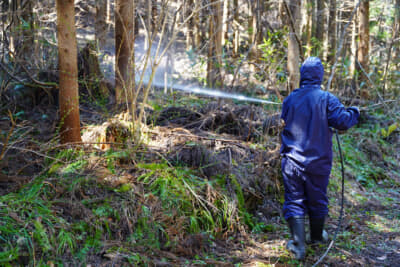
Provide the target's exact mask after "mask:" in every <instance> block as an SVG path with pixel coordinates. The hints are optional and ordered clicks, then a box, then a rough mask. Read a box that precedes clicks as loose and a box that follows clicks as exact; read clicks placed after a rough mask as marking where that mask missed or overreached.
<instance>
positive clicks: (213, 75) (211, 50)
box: [207, 0, 223, 87]
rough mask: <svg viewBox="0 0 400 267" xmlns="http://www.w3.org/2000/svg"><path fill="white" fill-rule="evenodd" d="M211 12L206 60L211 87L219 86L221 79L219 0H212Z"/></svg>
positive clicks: (220, 18) (220, 15)
mask: <svg viewBox="0 0 400 267" xmlns="http://www.w3.org/2000/svg"><path fill="white" fill-rule="evenodd" d="M212 3H213V4H212V5H211V9H212V14H211V15H210V20H209V44H208V62H207V82H208V85H209V86H211V87H221V86H222V85H223V80H222V72H221V66H222V58H221V57H222V45H221V39H222V31H221V29H220V28H219V27H220V26H221V25H222V13H223V10H222V5H221V2H220V1H219V0H212Z"/></svg>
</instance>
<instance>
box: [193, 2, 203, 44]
mask: <svg viewBox="0 0 400 267" xmlns="http://www.w3.org/2000/svg"><path fill="white" fill-rule="evenodd" d="M200 6H201V1H200V0H194V9H195V14H194V16H193V23H194V33H193V35H194V47H195V49H198V48H199V47H200V44H201V20H200V15H199V14H200V10H199V9H200Z"/></svg>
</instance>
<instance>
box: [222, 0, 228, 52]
mask: <svg viewBox="0 0 400 267" xmlns="http://www.w3.org/2000/svg"><path fill="white" fill-rule="evenodd" d="M229 11H230V0H224V5H223V15H222V37H221V38H222V39H221V42H222V46H224V45H225V43H226V41H227V40H228V38H229V37H228V31H229V20H228V19H229Z"/></svg>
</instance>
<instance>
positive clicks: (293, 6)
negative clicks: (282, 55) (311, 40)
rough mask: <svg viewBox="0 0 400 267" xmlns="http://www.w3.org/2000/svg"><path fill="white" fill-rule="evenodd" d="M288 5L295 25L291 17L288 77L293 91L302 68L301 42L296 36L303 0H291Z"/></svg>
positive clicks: (296, 86)
mask: <svg viewBox="0 0 400 267" xmlns="http://www.w3.org/2000/svg"><path fill="white" fill-rule="evenodd" d="M288 7H289V10H290V13H291V15H292V19H293V25H291V23H290V20H291V18H288V21H289V29H290V32H289V39H288V56H287V57H288V62H287V68H288V72H289V77H288V78H289V79H288V84H289V91H290V92H291V91H293V90H294V89H296V88H298V86H299V83H300V70H299V66H300V48H299V47H300V44H299V43H298V40H299V39H298V38H296V34H297V33H298V32H299V27H300V10H301V1H300V0H295V1H290V4H289V3H288ZM293 26H294V28H293Z"/></svg>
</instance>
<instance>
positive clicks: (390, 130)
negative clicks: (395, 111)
mask: <svg viewBox="0 0 400 267" xmlns="http://www.w3.org/2000/svg"><path fill="white" fill-rule="evenodd" d="M396 129H397V122H396V123H393V124H392V125H390V126H389V128H388V132H387V136H389V135H390V134H391V133H393V132H394V131H395V130H396Z"/></svg>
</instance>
